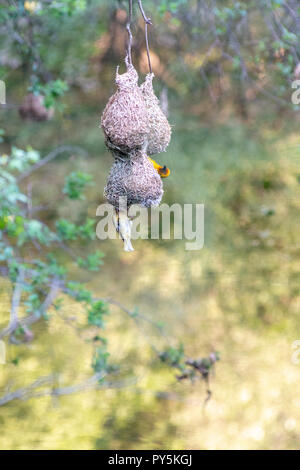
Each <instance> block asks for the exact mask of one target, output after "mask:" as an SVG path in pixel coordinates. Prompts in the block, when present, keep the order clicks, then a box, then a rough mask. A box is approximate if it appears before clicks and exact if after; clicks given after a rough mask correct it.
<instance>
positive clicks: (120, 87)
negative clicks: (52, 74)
mask: <svg viewBox="0 0 300 470" xmlns="http://www.w3.org/2000/svg"><path fill="white" fill-rule="evenodd" d="M125 62H126V65H127V71H126V72H125V73H124V74H122V75H120V74H119V72H118V69H117V72H116V78H115V82H116V86H117V90H116V92H115V94H114V95H113V96H112V97H111V98H110V99H109V101H108V103H107V105H106V107H105V109H104V111H103V114H102V118H101V127H102V130H103V132H104V136H105V141H106V145H107V147H108V148H109V149H110V151H111V152H112V154H113V156H114V164H113V166H112V168H111V170H110V173H109V176H108V179H107V184H106V187H105V189H104V196H105V198H106V199H107V201H108V202H109V203H110V204H112V205H113V206H114V208H115V212H116V222H115V226H116V229H117V231H119V233H120V235H121V237H122V239H123V241H124V249H125V250H126V251H132V250H133V248H132V246H131V243H130V227H131V225H130V221H129V219H128V218H127V211H126V214H125V216H124V214H121V211H124V208H120V207H119V204H120V198H124V197H126V198H127V209H128V208H129V207H130V206H131V205H133V204H139V205H141V206H143V207H155V206H158V205H159V204H160V202H161V199H162V196H163V185H162V181H161V178H160V175H159V174H158V171H157V169H155V167H154V165H153V162H152V161H151V160H149V158H148V155H153V154H156V153H159V152H162V151H165V149H166V147H167V145H168V144H169V142H170V137H171V128H170V125H169V123H168V121H167V118H166V117H165V115H164V114H163V112H162V110H161V108H160V106H159V100H158V98H157V97H156V96H155V94H154V91H153V87H152V80H153V77H154V75H153V74H152V73H151V74H148V75H147V76H146V79H145V82H144V83H143V84H142V85H141V86H140V87H139V86H138V73H137V71H136V70H135V68H134V67H133V65H132V64H128V61H125Z"/></svg>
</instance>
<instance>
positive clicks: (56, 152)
mask: <svg viewBox="0 0 300 470" xmlns="http://www.w3.org/2000/svg"><path fill="white" fill-rule="evenodd" d="M64 152H78V153H82V154H83V155H87V152H86V151H85V150H84V149H82V148H81V147H76V146H72V145H63V146H62V147H58V148H56V149H54V150H52V151H51V152H50V153H49V154H48V155H46V157H44V158H42V160H40V161H38V162H37V163H36V164H35V165H32V166H31V167H30V168H29V170H27V171H25V172H24V173H22V174H21V175H20V176H19V178H18V182H19V181H22V180H23V179H24V178H27V176H29V175H31V173H33V172H34V171H35V170H38V169H39V168H41V167H42V166H44V165H45V164H46V163H49V162H50V161H51V160H54V158H56V157H57V156H58V155H59V154H60V153H64Z"/></svg>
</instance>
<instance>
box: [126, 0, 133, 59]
mask: <svg viewBox="0 0 300 470" xmlns="http://www.w3.org/2000/svg"><path fill="white" fill-rule="evenodd" d="M131 21H132V0H128V20H127V24H126V29H127V32H128V44H127V59H128V63H129V64H130V65H132V57H131V48H132V33H131Z"/></svg>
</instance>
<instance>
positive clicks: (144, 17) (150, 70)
mask: <svg viewBox="0 0 300 470" xmlns="http://www.w3.org/2000/svg"><path fill="white" fill-rule="evenodd" d="M138 4H139V8H140V11H141V14H142V17H143V19H144V22H145V41H146V51H147V57H148V65H149V72H150V73H152V65H151V58H150V50H149V40H148V25H152V22H151V19H150V18H148V17H147V16H146V13H145V11H144V8H143V4H142V0H138Z"/></svg>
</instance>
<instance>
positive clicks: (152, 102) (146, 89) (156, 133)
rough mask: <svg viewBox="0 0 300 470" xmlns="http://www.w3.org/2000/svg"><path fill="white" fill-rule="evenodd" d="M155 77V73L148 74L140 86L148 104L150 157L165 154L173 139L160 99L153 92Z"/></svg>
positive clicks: (148, 151)
mask: <svg viewBox="0 0 300 470" xmlns="http://www.w3.org/2000/svg"><path fill="white" fill-rule="evenodd" d="M153 77H154V74H153V73H148V75H147V76H146V78H145V81H144V83H143V84H142V85H141V86H140V89H141V91H142V94H143V97H144V99H145V102H146V107H147V111H148V119H149V126H150V130H149V135H148V146H147V153H148V154H149V155H154V154H156V153H160V152H164V151H165V150H166V148H167V146H168V145H169V143H170V139H171V127H170V124H169V123H168V120H167V118H166V116H165V115H164V113H163V112H162V110H161V107H160V104H159V99H158V98H157V97H156V96H155V93H154V90H153V85H152V80H153Z"/></svg>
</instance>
